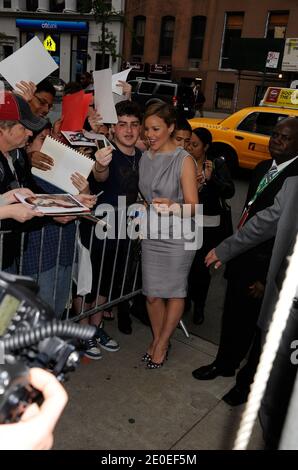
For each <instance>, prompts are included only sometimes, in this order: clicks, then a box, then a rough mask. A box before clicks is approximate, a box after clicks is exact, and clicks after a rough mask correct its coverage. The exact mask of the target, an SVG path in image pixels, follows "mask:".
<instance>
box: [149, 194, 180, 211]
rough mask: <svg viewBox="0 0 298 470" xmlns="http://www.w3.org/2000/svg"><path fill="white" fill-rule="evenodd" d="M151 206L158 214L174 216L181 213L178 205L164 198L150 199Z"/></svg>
mask: <svg viewBox="0 0 298 470" xmlns="http://www.w3.org/2000/svg"><path fill="white" fill-rule="evenodd" d="M152 205H153V207H154V209H155V210H156V212H158V213H159V214H169V213H170V212H172V213H174V214H178V213H179V214H180V213H181V206H180V204H178V203H177V202H174V201H172V200H171V199H167V198H164V197H156V198H154V199H152Z"/></svg>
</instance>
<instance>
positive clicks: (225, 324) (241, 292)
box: [215, 266, 262, 369]
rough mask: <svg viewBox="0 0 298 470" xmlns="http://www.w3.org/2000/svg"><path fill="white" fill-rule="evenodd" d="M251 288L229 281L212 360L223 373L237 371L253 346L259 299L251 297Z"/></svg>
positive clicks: (240, 282) (259, 307)
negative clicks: (216, 350) (215, 350)
mask: <svg viewBox="0 0 298 470" xmlns="http://www.w3.org/2000/svg"><path fill="white" fill-rule="evenodd" d="M243 269H245V266H244V267H243ZM250 285H251V283H250V282H249V281H247V280H241V278H240V279H229V280H228V284H227V290H226V296H225V302H224V311H223V316H222V325H221V336H220V343H219V348H218V352H217V356H216V360H215V362H216V364H217V365H218V367H221V368H223V369H237V368H238V367H239V365H240V362H241V361H242V360H243V359H244V358H245V356H246V354H247V353H248V351H249V349H250V347H251V344H252V340H253V337H254V334H255V328H256V324H257V320H258V317H259V313H260V309H261V304H262V299H254V298H253V297H251V296H250V290H249V286H250Z"/></svg>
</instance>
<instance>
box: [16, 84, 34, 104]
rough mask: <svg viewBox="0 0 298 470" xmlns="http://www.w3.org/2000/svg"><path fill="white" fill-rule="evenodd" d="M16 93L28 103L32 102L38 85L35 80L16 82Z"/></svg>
mask: <svg viewBox="0 0 298 470" xmlns="http://www.w3.org/2000/svg"><path fill="white" fill-rule="evenodd" d="M16 88H18V89H17V90H15V93H16V94H17V95H20V96H21V97H22V98H23V99H24V100H25V101H27V103H30V101H31V100H32V98H33V96H34V93H35V92H36V85H35V83H33V82H25V81H24V80H22V81H21V82H19V83H16Z"/></svg>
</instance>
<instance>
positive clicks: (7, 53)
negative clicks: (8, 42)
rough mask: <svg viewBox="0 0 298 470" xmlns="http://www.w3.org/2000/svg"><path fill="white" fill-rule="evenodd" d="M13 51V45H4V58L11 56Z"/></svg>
mask: <svg viewBox="0 0 298 470" xmlns="http://www.w3.org/2000/svg"><path fill="white" fill-rule="evenodd" d="M12 53H13V47H12V46H3V59H5V58H6V57H9V56H10V55H11V54H12Z"/></svg>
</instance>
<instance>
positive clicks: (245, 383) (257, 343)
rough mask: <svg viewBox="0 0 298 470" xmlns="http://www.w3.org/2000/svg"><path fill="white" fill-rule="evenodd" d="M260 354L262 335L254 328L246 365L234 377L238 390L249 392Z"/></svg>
mask: <svg viewBox="0 0 298 470" xmlns="http://www.w3.org/2000/svg"><path fill="white" fill-rule="evenodd" d="M261 352H262V333H261V330H260V329H259V328H258V327H256V332H255V336H254V339H253V344H252V347H251V349H250V351H249V355H248V358H247V363H246V364H245V365H244V366H243V367H242V368H241V369H240V370H239V371H238V373H237V375H236V385H237V387H238V388H240V389H242V390H244V391H249V389H250V385H251V384H252V382H253V379H254V376H255V373H256V370H257V367H258V364H259V360H260V356H261Z"/></svg>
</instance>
